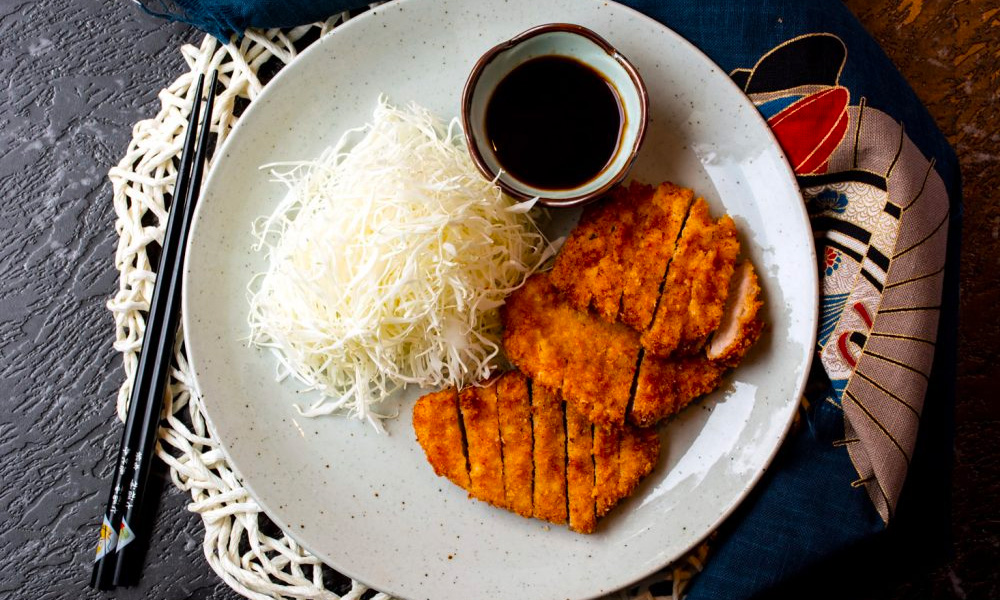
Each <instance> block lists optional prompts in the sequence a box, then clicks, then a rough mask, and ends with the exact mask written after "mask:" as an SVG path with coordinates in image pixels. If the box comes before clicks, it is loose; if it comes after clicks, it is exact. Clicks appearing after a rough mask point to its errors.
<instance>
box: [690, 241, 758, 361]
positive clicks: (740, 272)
mask: <svg viewBox="0 0 1000 600" xmlns="http://www.w3.org/2000/svg"><path fill="white" fill-rule="evenodd" d="M762 305H763V302H762V301H761V299H760V284H759V283H758V282H757V273H756V272H755V271H754V269H753V264H751V263H750V261H749V260H746V261H743V262H741V263H740V264H738V265H736V271H735V272H734V273H733V278H732V281H731V282H730V286H729V297H728V298H727V300H726V307H725V309H724V310H723V311H722V323H721V324H720V325H719V328H718V329H716V330H715V333H713V334H712V341H711V342H709V344H708V348H707V349H706V352H705V354H706V355H707V356H708V358H710V359H712V360H714V361H718V362H721V363H724V364H725V365H727V366H730V367H735V366H736V365H737V364H738V363H739V362H740V360H742V359H743V355H744V354H746V352H747V350H748V349H749V348H750V346H752V345H753V343H754V342H756V341H757V338H759V337H760V332H761V330H762V329H763V328H764V322H763V321H762V320H761V319H760V317H759V316H758V314H757V313H758V312H760V307H761V306H762Z"/></svg>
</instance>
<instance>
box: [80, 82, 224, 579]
mask: <svg viewBox="0 0 1000 600" xmlns="http://www.w3.org/2000/svg"><path fill="white" fill-rule="evenodd" d="M216 77H217V75H213V78H212V83H211V84H210V87H209V101H208V110H207V111H206V112H207V116H206V117H205V122H206V123H207V122H209V121H210V116H211V104H212V95H211V92H212V90H213V89H214V84H215V80H216ZM204 82H205V76H204V75H200V76H199V77H198V84H197V87H196V90H195V96H194V101H193V103H192V107H191V114H190V116H189V118H188V126H187V127H188V129H187V134H186V136H185V139H184V149H183V152H182V155H181V163H180V168H179V169H178V171H177V179H176V182H175V184H174V193H173V197H172V199H171V207H170V214H169V216H168V217H167V227H166V230H165V232H164V237H163V243H162V244H161V250H160V261H159V268H158V269H157V278H156V284H155V285H154V287H153V297H152V300H151V302H150V308H149V314H148V316H147V319H146V331H145V334H144V336H143V340H142V349H141V350H140V354H139V364H138V366H137V369H136V373H135V380H134V381H133V384H132V394H131V396H130V399H129V408H128V415H127V417H126V420H125V430H124V432H123V434H122V441H121V445H120V446H119V450H118V460H117V461H116V463H115V474H114V480H113V484H112V487H111V492H110V495H109V498H108V506H107V510H106V511H105V513H104V515H103V519H102V523H101V532H100V537H99V541H98V547H97V554H96V557H95V560H94V568H93V573H92V575H91V581H90V584H91V586H92V587H95V588H98V589H102V590H103V589H110V588H111V587H113V581H114V579H115V573H116V567H117V565H118V563H119V561H118V558H119V552H120V551H121V550H122V549H123V548H124V547H125V546H127V545H128V541H125V542H124V544H123V543H122V542H123V540H122V539H121V533H122V517H123V515H125V514H126V513H127V512H128V511H127V510H126V509H127V502H128V500H129V499H130V498H132V502H131V504H132V505H133V508H134V506H135V502H134V498H133V494H132V492H131V490H133V489H135V488H137V487H138V485H139V482H140V481H143V482H144V480H142V479H136V478H135V477H134V473H133V471H134V467H135V466H136V465H137V464H138V465H142V464H143V463H145V465H146V467H147V470H148V464H149V460H148V458H147V459H146V460H145V461H143V459H142V454H141V453H142V451H143V449H142V448H143V446H142V442H143V440H144V439H145V438H146V437H147V434H146V431H145V428H147V427H149V424H148V422H147V419H146V415H147V414H148V413H149V411H150V410H154V409H155V414H156V415H159V412H160V407H161V405H162V399H163V383H162V379H161V381H160V383H158V384H157V381H156V377H155V375H156V373H155V371H156V369H155V368H154V367H155V366H156V363H157V362H158V361H160V360H162V357H163V356H164V355H166V357H167V360H168V361H169V358H170V356H171V355H172V350H173V339H172V338H171V341H170V342H169V343H168V344H167V345H166V346H164V344H163V342H162V339H163V335H162V333H163V331H164V329H165V328H167V327H166V325H168V324H169V323H167V324H165V323H164V321H170V320H171V319H170V312H169V311H170V310H173V311H174V312H176V308H173V309H171V306H170V305H171V303H170V302H168V300H169V299H170V295H171V291H170V280H171V279H172V278H173V277H172V276H171V275H172V274H177V275H178V276H179V272H180V269H179V268H178V267H177V266H176V265H177V264H179V263H178V256H180V257H181V258H182V257H183V246H184V241H185V238H186V231H185V228H184V223H185V221H186V220H189V217H188V213H189V212H190V211H189V210H187V208H188V206H190V204H192V202H191V198H192V193H191V190H192V188H194V189H197V188H198V187H200V170H199V172H198V173H197V175H198V179H199V181H198V184H196V185H194V186H192V185H191V184H192V179H193V175H194V174H193V173H192V162H194V163H196V164H197V163H203V162H204V147H203V144H202V145H198V150H199V151H200V152H198V153H196V152H195V146H196V143H195V142H196V139H197V138H196V136H195V134H196V130H197V124H198V119H199V116H200V115H199V113H200V112H201V96H202V90H203V87H204ZM203 129H204V127H203ZM192 159H193V160H192ZM194 197H196V194H195V196H194ZM186 205H187V206H186ZM185 217H188V218H187V219H185ZM173 323H174V325H173V327H170V328H169V329H170V330H171V331H174V330H175V329H176V317H174V318H173ZM157 390H159V391H158V393H157ZM153 405H155V407H154V406H153ZM158 425H159V421H158V420H155V421H154V422H153V424H152V429H153V435H154V436H155V433H156V428H157V426H158ZM145 448H146V449H145V451H146V452H147V453H149V452H150V451H151V450H152V448H151V447H150V446H149V445H146V447H145ZM143 472H144V471H140V475H142V473H143ZM129 541H131V540H129Z"/></svg>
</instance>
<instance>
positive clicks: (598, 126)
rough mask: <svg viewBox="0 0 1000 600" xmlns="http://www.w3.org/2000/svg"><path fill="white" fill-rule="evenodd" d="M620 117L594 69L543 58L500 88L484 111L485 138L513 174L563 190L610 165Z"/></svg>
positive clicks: (520, 69)
mask: <svg viewBox="0 0 1000 600" xmlns="http://www.w3.org/2000/svg"><path fill="white" fill-rule="evenodd" d="M624 120H625V119H624V114H623V111H622V107H621V102H620V101H619V98H618V92H617V90H615V88H614V86H613V85H612V84H611V83H610V82H609V81H607V80H606V79H604V77H602V76H601V75H600V74H599V73H598V72H597V71H595V70H593V69H592V68H590V67H588V66H587V65H584V64H583V63H581V62H578V61H576V60H573V59H572V58H567V57H563V56H540V57H538V58H534V59H531V60H529V61H528V62H526V63H524V64H522V65H520V66H518V67H517V68H515V69H514V70H513V71H511V72H510V73H509V74H508V75H507V76H506V77H504V78H503V80H501V81H500V83H499V85H497V87H496V90H495V91H494V92H493V96H492V97H491V98H490V100H489V103H488V104H487V106H486V135H487V136H488V137H489V139H490V142H491V143H492V144H493V151H494V152H495V153H496V157H497V160H498V161H499V162H500V165H501V167H503V169H504V170H505V171H507V172H508V173H510V174H511V175H512V176H514V177H516V178H517V179H519V180H520V181H522V182H524V183H526V184H528V185H531V186H534V187H537V188H542V189H550V190H551V189H567V188H573V187H577V186H579V185H582V184H584V183H586V182H587V181H590V180H591V179H593V178H594V177H596V176H597V175H598V174H600V172H601V171H602V170H604V167H606V166H607V165H608V163H609V162H611V160H612V159H613V158H614V156H615V149H616V148H617V146H618V138H619V136H620V135H621V131H622V128H623V125H624Z"/></svg>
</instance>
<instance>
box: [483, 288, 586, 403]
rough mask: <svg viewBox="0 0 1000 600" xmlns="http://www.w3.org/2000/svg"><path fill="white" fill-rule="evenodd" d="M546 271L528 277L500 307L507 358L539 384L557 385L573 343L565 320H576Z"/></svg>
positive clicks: (559, 384)
mask: <svg viewBox="0 0 1000 600" xmlns="http://www.w3.org/2000/svg"><path fill="white" fill-rule="evenodd" d="M548 281H549V280H548V275H547V274H546V275H534V276H532V277H529V278H528V279H527V281H525V282H524V285H523V286H522V287H520V288H519V289H517V290H515V291H514V292H513V293H512V294H511V295H510V296H508V297H507V301H506V302H505V303H504V306H503V307H502V308H501V310H500V316H501V320H502V321H503V324H504V332H503V347H504V352H505V353H506V355H507V359H508V360H510V362H512V363H513V364H514V365H517V366H518V367H519V368H520V369H521V370H522V371H523V372H524V373H525V374H526V375H528V376H529V377H531V378H532V379H536V380H538V382H539V383H541V384H542V385H545V386H548V387H550V388H552V389H559V388H561V387H562V384H563V374H564V373H565V372H566V361H567V357H568V354H569V352H568V351H567V348H569V347H570V345H571V344H574V343H575V340H572V339H571V337H570V336H572V335H573V331H572V328H571V327H565V326H564V325H566V324H567V323H572V322H573V321H575V320H576V317H575V316H574V311H573V310H572V308H571V307H570V306H569V304H568V303H567V302H566V301H564V300H563V299H562V298H560V296H559V294H558V293H557V292H556V290H555V288H553V287H552V286H551V285H550V284H549V282H548Z"/></svg>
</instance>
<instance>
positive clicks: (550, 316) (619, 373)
mask: <svg viewBox="0 0 1000 600" xmlns="http://www.w3.org/2000/svg"><path fill="white" fill-rule="evenodd" d="M503 324H504V335H503V344H504V350H505V352H506V354H507V358H508V359H509V360H510V361H511V362H512V363H514V364H515V365H516V366H517V367H518V368H519V369H520V370H521V371H523V372H524V373H525V374H526V375H528V376H529V377H531V378H532V379H535V380H537V381H538V382H539V383H541V384H543V385H546V386H548V387H550V388H553V389H557V390H561V392H562V396H563V398H565V399H566V400H567V401H568V402H570V403H571V404H573V406H575V407H576V408H577V410H579V411H581V412H582V413H583V414H584V415H585V416H586V417H587V419H589V420H590V421H591V422H593V423H599V424H600V423H605V424H607V423H614V424H621V423H622V422H624V419H625V411H626V408H627V407H628V401H629V392H630V388H631V385H632V380H633V378H634V375H635V366H636V361H637V360H638V356H639V340H638V335H637V334H636V333H635V332H634V331H632V330H631V329H629V328H628V327H625V326H624V325H622V324H620V323H609V322H607V321H604V320H602V319H600V318H598V317H597V316H595V315H593V314H591V313H589V312H584V311H578V310H576V309H574V308H573V307H572V306H570V304H569V302H568V301H567V299H566V298H565V297H564V296H562V295H560V294H559V293H558V292H557V290H556V289H555V288H554V287H553V286H552V285H551V284H550V283H549V276H548V274H547V273H539V274H536V275H533V276H532V277H530V278H529V279H528V280H527V281H526V282H525V284H524V286H523V287H521V288H520V289H518V290H516V291H515V292H514V293H513V294H511V295H510V297H509V298H508V299H507V305H506V310H505V311H504V312H503ZM558 366H561V368H562V369H561V372H557V367H558Z"/></svg>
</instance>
